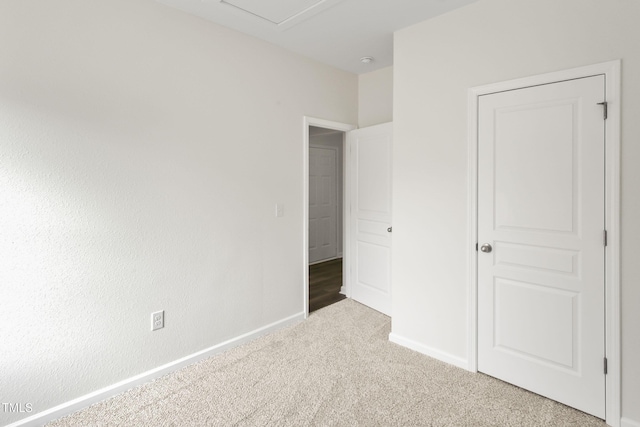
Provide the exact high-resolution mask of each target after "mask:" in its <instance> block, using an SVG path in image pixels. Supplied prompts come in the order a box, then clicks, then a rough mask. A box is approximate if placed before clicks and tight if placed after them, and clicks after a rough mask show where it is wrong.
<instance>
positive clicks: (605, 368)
mask: <svg viewBox="0 0 640 427" xmlns="http://www.w3.org/2000/svg"><path fill="white" fill-rule="evenodd" d="M607 371H608V367H607V358H606V357H605V358H604V374H605V375H607V373H608V372H607Z"/></svg>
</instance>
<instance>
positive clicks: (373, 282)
mask: <svg viewBox="0 0 640 427" xmlns="http://www.w3.org/2000/svg"><path fill="white" fill-rule="evenodd" d="M347 138H348V140H349V145H350V147H351V170H352V178H351V181H352V183H351V192H352V193H351V242H350V245H351V248H352V252H351V256H352V260H351V272H352V274H351V277H352V281H351V286H352V290H351V297H352V298H353V299H355V300H356V301H359V302H361V303H363V304H365V305H368V306H369V307H371V308H373V309H375V310H378V311H380V312H382V313H385V314H387V315H391V232H389V231H388V228H389V227H391V142H392V124H391V123H387V124H383V125H378V126H372V127H369V128H363V129H358V130H355V131H351V132H349V133H348V134H347Z"/></svg>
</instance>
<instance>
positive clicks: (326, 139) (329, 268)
mask: <svg viewBox="0 0 640 427" xmlns="http://www.w3.org/2000/svg"><path fill="white" fill-rule="evenodd" d="M355 128H356V126H353V125H350V124H346V123H339V122H332V121H329V120H323V119H317V118H312V117H304V119H303V130H304V139H303V188H304V191H303V194H304V196H303V227H304V234H303V269H304V272H303V274H304V276H303V277H304V281H303V307H304V313H305V317H306V316H308V315H309V312H310V311H311V308H310V298H311V297H313V298H314V302H313V305H312V308H313V309H318V308H321V307H325V306H326V305H329V304H331V303H333V302H337V301H339V300H341V299H344V298H345V297H348V296H349V248H348V245H347V244H346V237H347V236H348V235H349V224H348V221H345V218H347V215H346V206H347V204H346V202H345V201H346V200H349V182H348V180H347V179H346V178H345V177H346V176H348V172H349V152H348V150H347V147H346V145H347V143H346V140H345V135H346V132H348V131H350V130H353V129H355ZM312 156H313V159H315V160H314V162H316V163H315V164H314V166H313V171H312V170H311V167H310V166H311V161H312ZM334 159H335V160H334ZM334 161H335V163H334ZM340 164H341V165H340ZM332 169H333V170H334V171H335V172H334V173H335V174H333V173H331V170H332ZM312 173H313V176H314V178H313V181H315V182H314V183H313V184H312V182H311V181H312V179H311V175H312ZM332 177H333V178H332ZM311 185H313V186H314V191H313V195H312V191H310V190H311V188H310V187H311ZM319 199H324V200H319ZM312 205H313V207H312ZM332 213H333V214H334V215H333V217H334V219H331V218H330V216H331V214H332ZM310 217H313V219H312V220H311V221H310ZM311 222H315V223H316V224H310V223H311ZM310 252H311V253H310ZM310 276H311V277H310ZM311 285H313V286H314V290H313V291H311V289H310V286H311Z"/></svg>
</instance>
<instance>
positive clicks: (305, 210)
mask: <svg viewBox="0 0 640 427" xmlns="http://www.w3.org/2000/svg"><path fill="white" fill-rule="evenodd" d="M309 126H316V127H321V128H325V129H333V130H337V131H341V132H344V133H345V136H344V138H343V143H342V146H343V150H344V151H343V157H342V161H343V164H344V171H343V173H344V176H345V177H347V176H349V170H350V167H349V161H350V158H351V156H350V155H349V152H350V150H349V147H348V146H347V138H346V133H347V132H349V131H350V130H354V129H356V126H354V125H350V124H347V123H340V122H332V121H329V120H324V119H318V118H314V117H308V116H304V117H303V118H302V130H303V136H302V141H303V143H302V254H303V255H302V268H303V276H302V277H303V280H302V286H303V291H302V307H303V312H304V317H305V319H306V318H307V317H308V316H309ZM343 185H344V192H343V193H344V194H343V202H342V209H343V220H342V223H343V229H342V250H343V253H344V256H343V263H342V272H343V274H342V278H343V283H344V285H343V289H344V291H345V294H346V295H347V296H349V281H350V280H351V276H350V274H349V247H348V245H347V242H348V237H349V232H350V227H349V225H348V224H349V221H348V220H349V202H348V201H349V197H350V195H351V192H350V186H349V182H348V180H347V179H344V180H343Z"/></svg>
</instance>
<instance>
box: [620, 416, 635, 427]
mask: <svg viewBox="0 0 640 427" xmlns="http://www.w3.org/2000/svg"><path fill="white" fill-rule="evenodd" d="M620 427H640V421H633V420H630V419H629V418H622V419H621V420H620Z"/></svg>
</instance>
